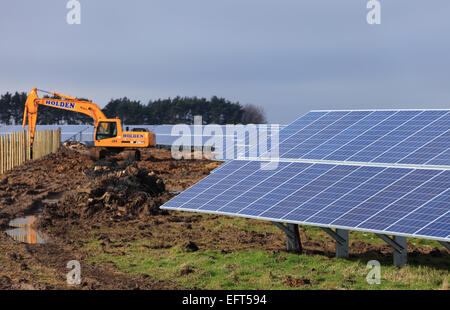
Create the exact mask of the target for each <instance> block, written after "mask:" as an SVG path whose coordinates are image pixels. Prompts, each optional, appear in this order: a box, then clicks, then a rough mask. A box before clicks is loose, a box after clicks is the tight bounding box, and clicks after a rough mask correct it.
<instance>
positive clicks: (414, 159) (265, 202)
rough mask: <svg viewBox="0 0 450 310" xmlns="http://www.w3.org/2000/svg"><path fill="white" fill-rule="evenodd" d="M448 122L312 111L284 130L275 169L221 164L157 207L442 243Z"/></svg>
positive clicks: (448, 236) (447, 200)
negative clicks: (202, 179)
mask: <svg viewBox="0 0 450 310" xmlns="http://www.w3.org/2000/svg"><path fill="white" fill-rule="evenodd" d="M449 121H450V111H449V110H403V111H402V110H400V111H394V110H393V111H387V110H386V111H329V112H327V111H316V112H310V113H308V114H306V115H304V116H303V117H301V118H299V119H298V120H296V121H295V122H293V123H292V124H290V125H289V126H287V127H285V128H284V129H282V130H281V132H280V135H279V141H280V142H279V144H278V147H279V154H280V155H279V157H278V158H275V160H277V159H278V161H279V162H278V167H277V168H276V169H273V170H267V169H261V165H263V164H265V162H263V161H261V160H254V161H247V160H233V161H230V162H227V163H226V164H224V165H223V166H222V167H221V168H219V169H217V170H216V171H214V173H213V174H212V175H211V176H209V177H207V178H206V179H205V180H204V181H201V182H199V183H198V184H197V185H195V186H193V187H192V188H190V189H188V190H187V191H186V192H183V193H181V194H180V195H179V196H177V197H175V198H174V199H172V200H171V201H169V202H167V203H166V204H165V205H164V206H162V208H165V209H176V210H188V211H197V212H206V213H218V214H226V215H235V216H243V217H250V218H257V219H264V220H271V221H277V222H287V223H298V224H307V225H314V226H322V227H332V228H342V229H351V230H361V231H369V232H376V233H382V234H393V235H401V236H413V237H422V238H429V239H436V240H442V241H446V242H448V241H449V240H450V214H449V205H450V190H449V189H450V186H449V184H450V169H449V168H448V167H445V166H450V133H449V124H450V122H449ZM245 143H248V140H247V139H246V140H245ZM245 155H247V156H248V155H249V153H246V154H245ZM266 158H268V156H266V155H265V154H263V155H262V156H260V158H259V159H266ZM272 160H273V158H272ZM433 166H439V167H433Z"/></svg>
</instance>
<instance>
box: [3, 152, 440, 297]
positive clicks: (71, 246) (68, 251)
mask: <svg viewBox="0 0 450 310" xmlns="http://www.w3.org/2000/svg"><path fill="white" fill-rule="evenodd" d="M80 148H81V147H80ZM80 151H81V153H80ZM83 151H84V150H83V149H82V148H81V150H80V149H78V148H77V147H62V148H61V149H60V150H59V152H58V153H57V154H53V155H50V156H47V157H46V158H44V159H40V160H37V161H32V162H28V163H26V164H25V165H23V166H21V167H19V168H16V169H15V170H13V171H10V172H8V173H7V174H5V175H3V176H0V228H1V230H2V231H3V230H5V229H6V228H7V227H8V223H9V221H10V220H11V219H13V218H16V217H19V216H23V215H27V214H31V213H33V212H35V211H36V210H39V209H42V213H41V214H40V216H39V219H38V220H37V222H36V223H35V227H36V228H37V229H39V231H41V232H42V233H44V235H45V238H46V239H47V243H45V244H24V243H20V242H17V241H14V240H13V239H12V238H11V237H9V236H7V235H6V234H5V233H4V232H1V233H0V289H182V287H179V286H178V285H177V284H175V283H172V282H169V281H158V280H155V279H153V278H152V277H151V276H149V275H146V274H137V275H132V274H125V273H122V272H120V271H118V269H117V268H114V265H113V264H108V263H107V262H105V264H99V263H95V262H92V261H91V260H90V259H89V258H90V253H89V252H88V251H86V250H85V247H84V245H85V244H83V242H84V241H83V240H85V237H86V236H88V235H89V236H92V237H93V238H95V239H97V240H101V241H102V242H101V248H100V249H95V251H99V252H101V253H105V254H108V253H109V254H111V255H121V252H120V248H121V247H128V246H130V244H132V243H133V242H134V241H137V240H141V239H146V240H152V244H153V246H154V248H155V249H158V248H167V247H172V246H174V245H181V246H182V247H185V248H186V249H187V250H191V251H196V250H198V249H199V248H200V249H218V250H221V251H225V252H233V251H236V250H242V249H262V250H264V251H270V252H280V251H283V249H284V244H285V239H284V236H283V234H282V233H274V232H270V231H268V232H260V231H251V230H250V231H243V230H242V229H239V228H238V227H234V226H232V225H231V226H230V227H228V229H227V230H226V231H214V232H213V231H212V228H211V226H206V225H203V223H204V222H205V221H206V220H209V221H210V220H214V219H219V218H220V216H217V215H200V214H192V213H183V212H167V211H162V210H160V209H159V206H160V205H161V204H163V203H164V202H166V201H167V200H169V199H170V198H171V197H173V196H174V195H175V193H174V192H177V191H181V190H184V189H186V188H188V187H189V186H191V185H193V184H195V183H196V182H198V181H199V180H201V179H202V178H204V177H206V176H207V175H208V174H209V173H210V172H211V170H213V169H214V168H216V167H218V166H219V165H220V162H216V161H208V160H173V159H172V158H171V156H170V152H169V151H167V150H164V149H149V150H145V151H144V152H143V154H142V160H141V161H140V162H138V163H135V162H131V161H127V160H123V159H121V158H120V157H118V156H116V157H115V158H112V159H106V160H100V161H98V162H94V161H92V160H91V159H90V158H89V157H88V156H86V155H83V154H84V152H83ZM249 222H250V223H252V222H253V221H252V220H249ZM194 225H195V226H196V228H198V229H192V227H193V226H194ZM268 225H269V224H268ZM301 237H302V241H303V246H304V248H305V251H306V253H307V254H316V253H321V254H324V255H328V256H330V257H331V256H332V255H333V252H334V243H333V242H331V240H329V239H323V240H317V239H311V238H310V237H309V236H308V235H307V234H305V231H304V230H303V229H301ZM408 250H409V252H410V255H412V256H414V255H416V256H417V255H428V254H430V252H432V253H431V254H433V255H442V256H445V255H447V256H448V253H447V252H446V251H445V250H443V249H438V248H434V249H431V248H420V247H415V246H413V245H409V249H408ZM351 253H352V255H359V254H367V253H372V254H374V255H375V257H379V256H383V255H389V253H391V249H390V248H389V247H388V246H387V245H386V246H373V245H370V244H368V243H364V242H354V243H352V244H351ZM71 260H78V261H80V263H81V265H82V266H83V271H82V283H81V285H79V286H70V285H68V284H67V282H66V274H67V272H68V269H67V267H66V265H67V263H68V262H69V261H71Z"/></svg>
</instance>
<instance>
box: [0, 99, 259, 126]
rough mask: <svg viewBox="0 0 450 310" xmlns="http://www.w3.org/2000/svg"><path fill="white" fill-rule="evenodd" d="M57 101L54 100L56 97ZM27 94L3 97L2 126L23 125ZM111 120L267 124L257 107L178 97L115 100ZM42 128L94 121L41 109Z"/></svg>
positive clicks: (109, 110) (110, 107) (107, 108)
mask: <svg viewBox="0 0 450 310" xmlns="http://www.w3.org/2000/svg"><path fill="white" fill-rule="evenodd" d="M52 98H54V97H52ZM26 99H27V94H26V93H25V92H15V93H14V94H12V93H9V92H7V93H6V94H3V95H1V96H0V124H3V125H14V124H15V125H19V124H22V120H23V112H24V107H25V101H26ZM102 111H103V113H104V114H105V115H106V117H108V118H115V117H119V118H120V119H121V120H122V121H123V123H124V124H130V125H131V124H134V125H138V124H141V125H158V124H193V123H194V116H196V115H201V116H202V119H203V123H204V124H219V125H224V124H265V123H266V122H267V121H266V116H265V113H264V110H263V109H262V108H261V107H259V106H256V105H253V104H247V105H241V104H240V103H239V102H231V101H229V100H226V99H225V98H219V97H216V96H213V97H211V98H210V99H206V98H198V97H179V96H178V97H175V98H167V99H158V100H150V101H149V102H148V103H147V104H142V103H141V102H140V101H136V100H131V99H128V98H127V97H124V98H119V99H111V100H110V101H109V103H108V104H107V105H106V106H105V107H104V108H103V109H102ZM37 121H38V124H40V125H54V124H57V125H84V124H92V119H91V118H90V117H89V116H86V115H84V114H81V113H76V112H72V111H67V110H62V109H55V108H52V107H47V106H42V105H41V106H39V116H38V120H37Z"/></svg>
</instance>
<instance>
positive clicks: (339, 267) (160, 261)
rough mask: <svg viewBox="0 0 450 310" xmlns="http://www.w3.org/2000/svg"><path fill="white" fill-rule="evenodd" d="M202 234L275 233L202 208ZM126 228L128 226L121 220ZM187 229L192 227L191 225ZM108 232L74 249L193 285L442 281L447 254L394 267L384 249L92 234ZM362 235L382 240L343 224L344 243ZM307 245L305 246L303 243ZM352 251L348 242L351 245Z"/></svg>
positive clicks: (317, 235)
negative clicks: (374, 264)
mask: <svg viewBox="0 0 450 310" xmlns="http://www.w3.org/2000/svg"><path fill="white" fill-rule="evenodd" d="M202 225H203V227H206V228H207V231H208V232H207V234H211V235H214V234H221V233H226V231H227V230H230V229H231V228H233V229H240V230H242V231H243V232H250V231H253V232H255V231H256V232H258V231H264V232H272V233H275V234H280V236H281V237H283V236H282V233H281V232H280V231H279V230H278V229H277V228H276V227H275V226H273V225H270V224H268V223H266V222H259V221H249V220H246V219H240V218H230V217H216V218H213V219H209V218H208V217H207V216H205V217H204V221H202ZM129 229H130V233H132V230H134V229H135V228H129ZM169 229H170V228H169ZM193 229H196V228H195V226H194V227H193ZM301 231H302V232H301V234H302V236H305V235H306V236H308V239H310V240H309V241H308V242H307V244H308V243H311V242H312V243H314V241H315V240H317V241H319V240H322V241H323V240H324V239H326V240H328V241H331V239H330V238H329V237H328V236H327V235H326V233H324V232H323V231H321V230H320V229H319V228H315V227H302V229H301ZM102 233H111V232H108V231H105V230H103V231H98V232H96V233H92V235H90V236H87V237H86V238H85V239H84V240H83V241H82V244H83V247H82V250H83V251H84V252H85V253H89V256H90V261H91V262H95V263H97V264H108V265H110V266H112V267H113V268H116V269H118V270H120V271H122V272H125V273H128V274H130V273H131V274H148V275H150V276H151V277H154V278H156V279H159V280H170V281H172V282H174V283H176V284H178V285H179V286H180V287H184V288H190V289H192V288H196V289H447V288H448V275H449V267H450V262H449V260H448V256H447V257H442V256H440V257H434V256H432V255H411V256H410V257H409V264H408V265H407V266H406V267H403V268H397V267H395V266H393V264H392V256H391V255H381V254H377V253H376V251H375V252H374V253H371V252H367V253H363V254H360V255H358V254H352V255H351V256H350V258H348V259H342V258H340V259H338V258H335V257H333V254H332V253H327V252H324V253H314V251H307V252H310V253H307V254H302V255H298V254H295V253H287V252H285V251H283V250H284V249H283V248H282V246H280V245H279V244H278V246H280V248H279V251H277V250H273V249H271V250H267V249H259V248H255V249H252V247H251V246H250V247H246V248H245V249H239V247H238V245H237V247H236V249H234V250H232V251H224V250H221V249H220V248H216V247H215V246H214V244H211V247H208V246H206V247H203V246H202V247H200V248H199V249H198V250H196V251H190V250H189V249H186V248H185V247H183V246H182V245H180V244H177V242H175V241H171V242H165V243H164V246H160V240H158V238H138V239H136V240H132V241H127V240H126V239H120V240H119V239H117V240H114V239H111V242H112V243H116V242H118V243H120V244H121V246H120V247H116V248H114V247H111V248H110V249H108V251H107V253H105V251H102V250H101V249H102V247H103V245H102V240H98V235H100V234H102ZM408 241H409V243H410V244H413V245H415V246H419V247H421V248H425V249H426V248H430V249H431V248H434V247H441V248H442V246H440V245H439V243H437V242H435V241H427V240H422V239H408ZM352 242H353V243H355V242H356V244H358V242H364V243H370V245H373V246H374V247H377V246H378V247H381V246H385V243H384V241H382V240H381V239H379V238H377V237H376V236H375V235H374V234H369V233H360V232H351V234H350V243H351V244H352ZM305 248H306V250H308V246H305ZM351 252H352V249H351ZM372 259H378V260H379V261H380V263H381V283H380V284H372V285H370V284H368V283H367V281H366V276H367V274H368V272H369V269H367V262H368V261H370V260H372Z"/></svg>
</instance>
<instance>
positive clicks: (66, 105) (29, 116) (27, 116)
mask: <svg viewBox="0 0 450 310" xmlns="http://www.w3.org/2000/svg"><path fill="white" fill-rule="evenodd" d="M37 91H38V90H37V88H33V89H32V90H31V92H30V93H29V94H28V97H27V101H26V103H25V111H24V114H23V124H22V126H23V127H25V126H26V125H27V121H28V129H29V131H30V142H31V144H32V143H33V141H34V135H35V132H36V121H37V112H38V107H39V105H44V106H48V107H52V108H57V109H62V110H68V111H73V112H78V113H83V114H86V115H88V116H90V117H92V118H93V119H94V122H95V127H97V125H98V122H99V121H100V120H102V119H106V116H105V115H104V114H103V112H102V110H101V109H100V108H99V107H98V106H97V105H96V104H95V103H93V102H90V101H84V100H79V99H77V98H75V97H69V96H66V95H62V94H58V93H55V92H50V94H52V95H53V96H57V97H60V98H63V99H51V98H39V97H38V95H37Z"/></svg>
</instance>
